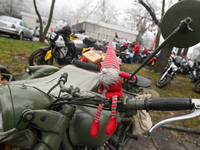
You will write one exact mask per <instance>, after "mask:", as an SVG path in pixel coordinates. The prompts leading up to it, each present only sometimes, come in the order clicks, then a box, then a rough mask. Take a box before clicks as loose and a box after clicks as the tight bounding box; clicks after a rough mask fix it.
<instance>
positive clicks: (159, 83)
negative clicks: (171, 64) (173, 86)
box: [156, 76, 171, 88]
mask: <svg viewBox="0 0 200 150" xmlns="http://www.w3.org/2000/svg"><path fill="white" fill-rule="evenodd" d="M160 78H161V77H160ZM160 78H159V79H158V81H157V83H156V86H157V87H159V88H163V87H164V86H166V85H167V84H168V83H169V82H170V81H171V78H170V77H169V76H165V77H164V79H163V80H160Z"/></svg>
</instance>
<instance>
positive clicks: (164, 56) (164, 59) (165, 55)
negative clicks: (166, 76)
mask: <svg viewBox="0 0 200 150" xmlns="http://www.w3.org/2000/svg"><path fill="white" fill-rule="evenodd" d="M172 49H173V47H172V46H171V45H169V44H166V45H165V46H164V47H163V49H162V50H161V52H160V54H159V57H158V58H157V61H156V63H155V65H154V67H153V70H154V71H155V72H160V73H161V72H162V71H163V69H164V68H165V66H166V65H167V63H168V59H169V57H170V55H171V51H172Z"/></svg>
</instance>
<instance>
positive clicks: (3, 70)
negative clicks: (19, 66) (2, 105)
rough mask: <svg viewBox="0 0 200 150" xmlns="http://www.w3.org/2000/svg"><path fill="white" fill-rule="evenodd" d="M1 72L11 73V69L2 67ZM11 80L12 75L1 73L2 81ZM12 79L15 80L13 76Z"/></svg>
mask: <svg viewBox="0 0 200 150" xmlns="http://www.w3.org/2000/svg"><path fill="white" fill-rule="evenodd" d="M1 73H6V74H11V73H10V72H9V71H7V70H5V69H2V70H1ZM9 80H10V76H7V75H3V74H1V81H9ZM12 81H15V78H14V77H13V78H12Z"/></svg>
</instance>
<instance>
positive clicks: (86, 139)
mask: <svg viewBox="0 0 200 150" xmlns="http://www.w3.org/2000/svg"><path fill="white" fill-rule="evenodd" d="M96 111H97V109H96V108H91V107H84V106H77V108H76V112H75V114H74V116H73V118H72V120H71V122H70V125H69V136H70V139H71V142H72V144H73V145H81V146H86V147H89V148H93V147H98V146H101V145H102V144H104V143H105V142H106V141H107V140H108V139H109V138H110V137H109V136H106V135H105V128H106V125H107V122H108V120H109V118H110V111H106V110H103V111H102V113H101V117H100V129H99V133H98V135H97V138H92V137H91V135H90V128H91V126H92V122H93V119H94V117H95V113H96Z"/></svg>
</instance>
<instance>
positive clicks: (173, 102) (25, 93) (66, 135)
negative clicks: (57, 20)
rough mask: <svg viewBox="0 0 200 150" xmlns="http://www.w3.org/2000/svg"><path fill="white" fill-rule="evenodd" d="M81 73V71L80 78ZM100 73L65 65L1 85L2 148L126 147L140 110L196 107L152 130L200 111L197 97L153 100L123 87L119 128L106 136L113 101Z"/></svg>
mask: <svg viewBox="0 0 200 150" xmlns="http://www.w3.org/2000/svg"><path fill="white" fill-rule="evenodd" d="M60 74H61V76H59V75H60ZM80 74H82V75H83V76H81V78H80V77H77V75H80ZM96 75H97V73H95V72H91V71H88V70H84V69H81V68H78V67H75V66H73V65H67V66H65V67H63V69H60V70H59V71H58V72H56V73H54V74H52V75H50V76H48V77H44V78H38V79H32V80H23V82H22V81H14V82H11V83H10V84H5V85H2V86H1V87H0V93H1V116H0V117H1V120H2V121H1V126H0V127H1V135H2V136H0V137H1V145H0V148H1V149H2V150H6V149H5V148H8V147H9V148H11V149H12V150H28V149H33V150H39V149H43V150H58V149H59V150H72V149H77V150H78V149H80V150H81V149H91V148H92V149H100V148H105V149H106V148H109V149H112V150H115V149H119V150H122V149H123V148H124V146H125V145H126V143H127V142H128V140H129V139H130V138H132V139H135V140H137V138H138V137H137V136H136V135H133V134H132V132H133V128H132V126H133V124H132V123H133V122H132V116H133V115H135V114H136V113H137V110H139V109H142V110H146V111H149V110H164V111H166V110H186V109H194V110H195V112H194V113H193V114H191V115H189V116H181V117H178V118H176V119H174V120H165V121H162V122H160V123H158V124H157V125H155V126H154V127H153V128H152V129H151V130H150V132H152V131H153V130H154V129H155V128H157V127H159V126H161V125H164V124H166V123H170V122H173V121H177V120H184V119H188V118H192V117H196V116H199V115H200V114H199V113H197V111H198V107H197V106H198V103H199V100H197V99H190V98H156V99H154V97H152V99H148V98H144V99H137V98H135V95H134V94H133V93H132V92H130V91H126V90H124V91H123V92H124V93H125V95H124V96H122V97H121V98H120V99H119V100H118V106H117V114H116V115H117V122H118V126H117V129H116V131H115V133H114V134H112V135H111V136H106V135H105V133H104V131H105V126H106V124H107V120H108V119H109V117H110V115H109V114H110V106H111V101H110V100H109V99H106V98H105V96H104V95H101V94H98V93H97V86H98V78H97V76H96ZM55 77H56V79H57V80H55ZM137 81H138V80H135V83H133V82H131V83H130V86H131V85H133V84H134V85H135V84H139V82H137ZM141 82H143V83H144V80H143V79H142V80H141ZM50 87H51V88H50ZM130 90H131V89H130ZM127 95H128V96H127ZM36 97H37V98H36ZM12 103H14V105H12ZM99 103H104V109H103V111H102V114H101V116H102V117H101V119H100V122H101V128H100V131H99V134H98V137H97V138H92V137H91V136H90V127H91V124H92V121H93V118H94V114H95V112H96V110H97V106H98V104H99ZM163 104H164V105H163ZM8 108H9V111H7V109H8ZM6 118H10V119H6ZM25 139H26V140H25Z"/></svg>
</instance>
